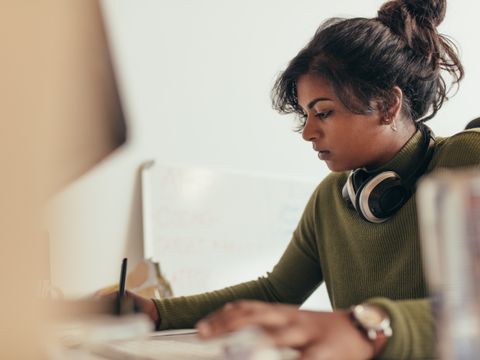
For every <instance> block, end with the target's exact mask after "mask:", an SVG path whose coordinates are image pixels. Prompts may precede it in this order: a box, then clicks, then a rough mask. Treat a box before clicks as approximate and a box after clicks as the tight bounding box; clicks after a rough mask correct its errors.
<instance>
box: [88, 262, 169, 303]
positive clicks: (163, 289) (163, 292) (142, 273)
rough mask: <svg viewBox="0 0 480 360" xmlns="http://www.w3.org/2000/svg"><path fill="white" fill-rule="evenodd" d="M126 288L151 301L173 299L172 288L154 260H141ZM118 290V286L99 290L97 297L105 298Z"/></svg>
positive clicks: (130, 275)
mask: <svg viewBox="0 0 480 360" xmlns="http://www.w3.org/2000/svg"><path fill="white" fill-rule="evenodd" d="M126 288H127V289H128V291H131V292H134V293H135V294H138V295H140V296H143V297H145V298H149V299H152V298H154V299H164V298H168V297H172V296H173V293H172V288H171V287H170V283H169V282H168V281H167V280H166V279H165V277H164V276H163V275H162V273H161V271H160V264H159V263H157V262H154V261H152V260H141V261H140V262H138V263H137V265H136V266H135V267H134V268H133V270H132V271H130V272H129V273H128V275H127V281H126ZM117 290H118V284H115V285H111V286H108V287H106V288H103V289H101V290H99V291H98V292H97V293H96V295H98V296H103V295H107V294H110V293H112V292H114V291H117Z"/></svg>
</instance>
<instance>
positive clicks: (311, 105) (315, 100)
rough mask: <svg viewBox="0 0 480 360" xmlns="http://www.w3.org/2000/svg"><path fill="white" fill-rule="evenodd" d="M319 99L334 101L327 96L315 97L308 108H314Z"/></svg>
mask: <svg viewBox="0 0 480 360" xmlns="http://www.w3.org/2000/svg"><path fill="white" fill-rule="evenodd" d="M319 101H332V99H330V98H326V97H318V98H315V99H313V100H312V101H310V102H309V103H308V105H307V108H308V109H309V110H310V109H311V108H313V107H314V106H315V104H316V103H317V102H319Z"/></svg>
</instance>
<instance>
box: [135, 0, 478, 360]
mask: <svg viewBox="0 0 480 360" xmlns="http://www.w3.org/2000/svg"><path fill="white" fill-rule="evenodd" d="M445 10H446V1H445V0H393V1H389V2H386V3H385V4H384V5H383V6H382V7H381V9H380V10H379V11H378V16H377V17H375V18H372V19H365V18H353V19H346V20H344V19H343V20H342V19H331V20H329V21H327V22H326V23H324V24H323V25H322V26H321V27H320V28H319V29H318V31H317V32H316V34H315V36H314V37H313V39H312V40H311V41H310V43H309V44H307V46H306V47H305V48H304V49H302V50H301V51H300V52H299V53H298V55H297V56H295V57H294V58H293V60H292V61H291V62H290V64H289V66H288V67H287V69H286V70H285V71H284V72H283V73H282V74H281V75H280V77H279V78H278V80H277V82H276V85H275V87H274V89H273V103H274V107H275V108H276V109H277V110H279V111H280V112H282V113H295V114H298V115H299V116H300V117H301V119H302V122H301V128H300V130H301V132H302V136H303V138H304V139H305V140H306V141H308V142H311V143H312V147H313V150H314V151H315V152H317V154H318V157H319V159H320V160H323V161H325V162H326V164H327V166H328V167H329V168H330V169H331V170H332V173H331V174H330V175H329V176H327V177H326V178H325V179H324V180H323V181H322V182H321V183H320V185H319V186H318V187H317V189H316V190H315V192H314V193H313V195H312V197H311V199H310V201H309V202H308V204H307V206H306V209H305V211H304V214H303V216H302V218H301V220H300V223H299V224H298V227H297V229H296V230H295V232H294V234H293V238H292V240H291V242H290V244H289V246H288V248H287V249H286V251H285V253H284V255H283V256H282V258H281V259H280V261H279V262H278V264H277V265H276V266H275V267H274V269H273V270H272V272H271V273H268V275H267V276H266V277H262V278H259V279H258V280H256V281H251V282H247V283H243V284H240V285H237V286H233V287H229V288H226V289H223V290H219V291H215V292H211V293H206V294H200V295H197V296H190V297H181V298H173V299H166V300H162V301H157V300H154V301H151V300H146V299H142V298H136V299H137V302H139V303H140V304H141V305H142V306H143V308H144V309H145V311H146V312H148V313H149V314H150V315H151V317H152V319H153V320H154V321H156V323H157V324H158V328H159V329H167V328H182V327H191V326H194V325H195V324H196V323H197V321H198V320H200V319H201V318H203V317H204V316H206V315H207V314H210V313H212V312H214V311H215V310H218V309H219V308H221V310H219V311H217V312H215V313H213V314H211V315H210V316H208V317H207V318H205V319H204V320H202V321H200V322H199V323H198V325H197V326H198V329H199V333H200V335H201V336H203V337H205V338H208V337H211V336H216V335H220V334H223V333H225V332H228V331H232V330H236V329H239V328H241V327H243V326H246V325H252V324H255V325H258V326H260V327H262V328H263V329H265V331H267V332H268V333H270V335H271V336H272V338H273V339H274V340H275V342H276V343H277V344H279V345H285V346H292V347H295V348H298V349H300V351H301V354H302V358H305V359H306V358H310V356H311V357H315V358H322V359H323V358H328V359H369V358H372V357H383V358H388V359H393V358H395V359H424V358H431V357H434V354H435V345H434V321H433V317H432V312H431V304H430V301H429V300H428V297H427V296H428V294H427V289H426V284H425V279H424V274H423V271H422V261H421V254H420V240H419V235H418V224H417V216H416V204H415V196H412V195H413V194H414V189H415V183H416V181H417V180H418V178H419V177H420V176H422V175H423V174H425V173H428V172H431V171H432V170H434V169H436V168H440V167H464V166H477V167H479V166H480V132H477V131H468V132H463V133H459V134H457V135H454V136H452V137H450V138H442V139H440V138H435V137H434V136H433V134H432V133H431V132H430V131H429V129H428V128H427V127H426V126H425V125H424V122H425V121H426V120H428V119H430V118H432V117H433V116H434V115H435V114H436V113H437V111H438V110H439V109H440V108H441V106H442V104H443V102H444V101H445V100H446V99H447V97H446V95H447V84H446V81H445V80H444V78H443V77H442V76H443V75H442V72H447V73H449V74H450V75H451V76H452V78H453V83H454V84H455V83H458V82H459V81H460V80H461V78H462V77H463V68H462V65H461V63H460V61H459V59H458V57H457V55H456V52H455V47H454V46H453V45H452V44H451V43H450V41H449V40H448V39H447V38H445V37H444V36H442V35H440V34H439V33H438V32H437V30H436V28H437V26H438V25H439V24H440V23H441V22H442V20H443V18H444V15H445ZM452 120H453V119H452ZM460 121H462V120H461V119H460ZM322 282H325V283H326V286H327V289H328V293H329V296H330V301H331V303H332V306H333V309H334V311H333V312H311V311H299V310H298V308H297V307H298V305H299V304H301V303H302V302H303V301H304V300H305V299H306V298H307V297H308V296H309V295H310V294H311V293H312V292H313V291H314V290H315V289H316V288H317V287H318V286H319V285H320V284H321V283H322ZM249 299H250V300H255V301H248V300H249ZM238 300H241V301H238ZM232 301H234V302H233V303H231V302H232ZM272 303H277V304H272ZM278 303H283V304H292V305H281V304H278ZM224 304H227V305H226V306H223V305H224ZM222 306H223V307H222Z"/></svg>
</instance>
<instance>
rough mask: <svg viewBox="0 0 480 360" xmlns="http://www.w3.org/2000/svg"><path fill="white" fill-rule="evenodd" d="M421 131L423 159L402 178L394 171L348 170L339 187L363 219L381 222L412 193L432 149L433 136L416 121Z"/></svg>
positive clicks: (428, 129) (428, 161)
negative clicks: (345, 179) (341, 186)
mask: <svg viewBox="0 0 480 360" xmlns="http://www.w3.org/2000/svg"><path fill="white" fill-rule="evenodd" d="M418 126H419V129H420V131H421V133H422V144H423V146H422V154H423V156H422V159H421V160H420V161H419V162H418V163H417V164H418V165H417V167H416V168H415V170H414V171H413V172H412V173H411V175H410V176H408V177H407V178H405V179H402V178H401V177H400V175H398V174H397V173H396V172H395V171H391V170H387V171H382V172H380V173H372V172H369V171H368V170H366V169H364V168H360V169H356V170H353V171H352V172H350V174H349V176H348V178H347V182H346V183H345V185H344V186H343V188H342V196H343V199H344V200H345V202H346V203H347V206H349V207H350V208H353V209H355V210H356V211H357V213H358V214H359V215H360V216H361V217H362V218H363V219H364V220H367V221H369V222H372V223H382V222H384V221H386V220H388V219H389V218H390V217H391V216H392V215H393V214H395V213H396V212H397V211H398V210H399V209H400V208H401V207H402V206H403V205H404V204H405V203H406V202H407V200H408V199H409V198H410V197H411V196H412V194H413V193H414V191H415V184H416V182H417V180H418V179H419V178H420V176H422V175H423V173H424V172H425V170H426V169H427V166H428V164H429V163H430V160H431V159H432V156H433V153H434V150H435V136H434V134H433V132H432V130H430V128H429V127H427V126H426V125H425V124H419V125H418Z"/></svg>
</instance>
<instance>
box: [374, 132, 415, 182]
mask: <svg viewBox="0 0 480 360" xmlns="http://www.w3.org/2000/svg"><path fill="white" fill-rule="evenodd" d="M424 147H425V144H423V134H422V131H421V130H420V129H417V131H416V132H415V133H414V134H413V135H412V137H411V138H410V139H409V140H408V141H407V142H406V143H405V145H403V147H402V148H401V149H400V151H399V152H398V153H397V154H396V155H395V156H394V157H393V158H392V159H391V160H389V161H388V162H387V163H385V164H383V165H381V166H378V167H376V168H368V169H366V170H367V171H368V172H369V173H380V172H382V171H386V170H390V171H395V172H396V173H397V174H398V175H400V176H401V177H402V178H405V177H407V176H408V175H410V174H411V172H412V171H414V169H415V168H416V167H417V166H418V165H419V164H418V162H419V161H421V160H422V158H423V157H424V153H423V152H424Z"/></svg>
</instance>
